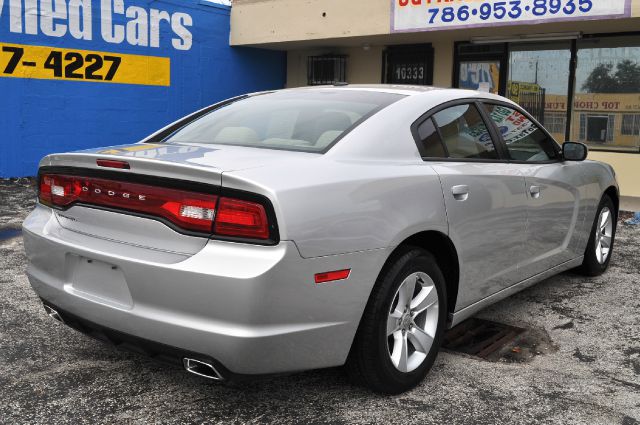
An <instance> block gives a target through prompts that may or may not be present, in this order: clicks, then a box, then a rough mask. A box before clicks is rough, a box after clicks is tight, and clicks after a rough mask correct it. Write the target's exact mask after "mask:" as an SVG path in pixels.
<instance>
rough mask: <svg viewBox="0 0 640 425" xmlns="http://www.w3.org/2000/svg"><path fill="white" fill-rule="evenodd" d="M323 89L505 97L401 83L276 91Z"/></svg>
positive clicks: (443, 95) (465, 96)
mask: <svg viewBox="0 0 640 425" xmlns="http://www.w3.org/2000/svg"><path fill="white" fill-rule="evenodd" d="M325 90H348V91H364V92H378V93H390V94H397V95H402V96H419V95H427V96H429V95H434V94H437V95H438V97H442V98H449V99H455V98H459V99H468V98H476V97H479V98H485V99H494V100H502V101H505V100H507V99H505V98H504V97H502V96H498V95H495V94H491V93H486V92H481V91H477V90H465V89H454V88H445V87H436V86H412V85H403V84H336V85H323V86H306V87H296V88H288V89H283V90H277V91H325Z"/></svg>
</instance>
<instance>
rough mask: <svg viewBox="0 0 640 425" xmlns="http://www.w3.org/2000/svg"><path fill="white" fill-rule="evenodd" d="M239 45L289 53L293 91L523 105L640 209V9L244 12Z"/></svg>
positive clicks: (450, 5)
mask: <svg viewBox="0 0 640 425" xmlns="http://www.w3.org/2000/svg"><path fill="white" fill-rule="evenodd" d="M233 4H234V6H233V10H232V16H231V39H230V40H231V45H233V46H253V47H263V48H269V49H273V50H281V51H286V52H287V86H288V87H296V86H304V85H315V84H326V83H330V82H335V81H344V82H349V83H392V84H428V85H430V84H433V85H437V86H444V87H460V88H470V89H477V90H484V91H490V92H494V93H499V94H501V95H504V96H507V97H509V98H511V99H513V100H514V101H516V102H518V103H520V104H521V105H522V106H523V107H525V108H526V109H527V110H528V111H529V112H530V113H531V114H533V115H534V116H535V117H536V118H537V119H538V120H539V121H540V122H541V123H543V124H544V125H545V126H546V127H547V128H548V129H549V130H550V131H551V132H552V133H553V134H554V136H555V137H556V139H557V140H558V141H559V142H563V141H565V140H572V141H580V142H584V143H586V144H588V145H589V146H590V148H591V154H590V157H591V158H593V159H598V160H603V161H605V162H609V163H611V164H612V165H613V166H614V167H615V169H616V171H617V173H618V177H619V180H620V183H621V190H622V195H623V196H626V197H636V198H637V197H640V32H638V30H637V29H638V28H640V0H607V1H601V0H511V1H495V0H349V1H344V0H307V1H304V2H303V1H299V0H235V1H234V3H233Z"/></svg>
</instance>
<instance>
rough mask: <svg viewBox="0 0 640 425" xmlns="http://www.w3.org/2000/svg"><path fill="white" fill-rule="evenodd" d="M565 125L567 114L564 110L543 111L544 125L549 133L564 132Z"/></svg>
mask: <svg viewBox="0 0 640 425" xmlns="http://www.w3.org/2000/svg"><path fill="white" fill-rule="evenodd" d="M566 125H567V114H566V113H564V112H545V114H544V127H545V128H546V129H547V130H548V131H549V133H554V134H564V132H565V128H566Z"/></svg>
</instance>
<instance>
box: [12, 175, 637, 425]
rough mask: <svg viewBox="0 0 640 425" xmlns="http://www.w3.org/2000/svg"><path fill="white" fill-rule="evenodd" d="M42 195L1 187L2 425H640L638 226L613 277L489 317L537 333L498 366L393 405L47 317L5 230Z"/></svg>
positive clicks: (434, 379) (441, 379)
mask: <svg viewBox="0 0 640 425" xmlns="http://www.w3.org/2000/svg"><path fill="white" fill-rule="evenodd" d="M33 198H34V195H33V189H32V188H31V186H30V181H28V180H21V181H7V180H4V181H3V180H0V269H1V273H0V285H1V289H0V307H1V310H0V319H1V321H0V422H1V423H74V424H76V423H92V424H93V423H143V422H144V423H146V422H150V423H176V424H178V423H223V422H224V423H284V424H287V423H292V424H293V423H309V424H310V423H337V424H340V423H395V424H401V423H422V424H432V423H446V424H473V423H541V424H549V423H551V424H623V425H633V424H640V227H635V228H632V227H629V226H620V227H619V231H618V237H617V242H616V250H615V255H614V257H613V261H612V266H611V269H610V270H609V272H608V273H607V274H605V275H604V276H601V277H597V278H584V277H581V276H578V275H574V274H571V273H565V274H562V275H560V276H556V277H553V278H551V279H548V280H546V281H544V282H542V283H540V284H539V285H537V286H535V287H533V288H530V289H528V290H525V291H524V292H521V293H519V294H517V295H515V296H513V297H511V298H509V299H507V300H505V301H503V302H500V303H499V304H497V305H495V306H493V307H492V308H490V309H488V310H485V311H484V312H482V313H481V314H480V315H479V316H480V317H482V318H485V319H490V320H493V321H497V322H502V323H507V324H510V325H514V326H519V327H524V328H528V329H530V330H531V331H530V332H529V333H528V336H527V337H526V338H524V339H523V340H520V341H516V342H515V343H514V345H513V347H508V348H509V350H508V351H507V353H506V354H505V355H503V356H501V357H500V358H499V359H498V360H497V361H493V362H491V361H486V360H481V359H478V358H475V357H472V356H468V355H463V354H458V353H454V352H447V351H444V352H442V353H441V354H440V355H439V357H438V360H437V361H436V364H435V366H434V368H433V370H432V372H431V374H430V375H429V377H428V378H427V379H426V381H424V382H423V383H422V385H421V386H420V387H418V388H417V389H415V390H413V391H411V392H409V393H406V394H403V395H400V396H396V397H384V396H379V395H375V394H372V393H370V392H368V391H367V390H365V389H362V388H358V387H354V386H352V385H351V384H349V382H348V381H347V380H346V378H345V377H344V376H343V374H342V372H341V370H340V369H330V370H321V371H310V372H305V373H299V374H294V375H289V376H282V377H275V378H269V379H260V380H256V381H252V382H247V383H241V384H228V385H221V384H216V383H213V382H210V381H206V380H202V379H198V378H197V377H194V376H190V375H188V374H186V373H185V372H184V371H183V370H180V369H174V368H171V367H167V366H166V365H164V364H159V363H155V362H154V361H151V360H148V359H146V358H145V357H142V356H139V355H137V354H131V353H126V352H121V351H117V350H115V349H113V348H111V347H109V346H106V345H104V344H102V343H100V342H98V341H94V340H92V339H90V338H88V337H86V336H84V335H81V334H79V333H77V332H75V331H73V330H71V329H68V328H66V327H65V326H63V325H61V324H59V323H58V322H56V321H54V320H52V319H50V318H49V317H48V316H47V315H46V314H45V312H44V310H43V308H42V306H41V304H40V302H39V300H38V298H37V297H36V295H35V293H33V292H32V290H31V288H30V286H29V283H28V281H27V278H26V276H25V274H24V268H25V257H24V253H23V247H22V239H21V237H20V235H19V234H18V233H14V232H11V231H9V230H8V229H15V228H18V227H19V225H20V223H21V221H22V219H23V218H24V217H25V216H26V214H27V213H28V211H29V210H30V208H31V207H32V204H33ZM3 234H4V237H5V238H3V237H2V235H3ZM527 338H528V339H527ZM523 352H525V353H527V355H516V354H520V353H523ZM510 353H511V354H514V355H510Z"/></svg>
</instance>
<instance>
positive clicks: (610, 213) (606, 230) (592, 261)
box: [578, 195, 618, 276]
mask: <svg viewBox="0 0 640 425" xmlns="http://www.w3.org/2000/svg"><path fill="white" fill-rule="evenodd" d="M617 220H618V217H617V212H616V208H615V205H614V204H613V201H612V200H611V198H610V197H609V196H608V195H604V196H603V197H602V200H601V201H600V205H599V206H598V212H597V214H596V219H595V222H594V223H593V227H592V228H591V234H590V235H589V242H588V243H587V249H586V251H585V253H584V260H583V262H582V265H581V266H580V267H579V268H578V271H579V272H580V273H582V274H584V275H586V276H599V275H601V274H602V273H604V272H605V271H606V270H607V268H608V267H609V262H610V261H611V256H612V254H613V243H614V241H615V236H616V225H617Z"/></svg>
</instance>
